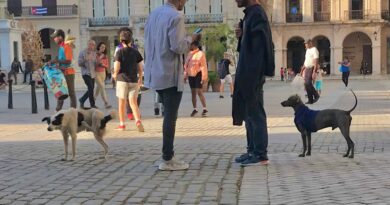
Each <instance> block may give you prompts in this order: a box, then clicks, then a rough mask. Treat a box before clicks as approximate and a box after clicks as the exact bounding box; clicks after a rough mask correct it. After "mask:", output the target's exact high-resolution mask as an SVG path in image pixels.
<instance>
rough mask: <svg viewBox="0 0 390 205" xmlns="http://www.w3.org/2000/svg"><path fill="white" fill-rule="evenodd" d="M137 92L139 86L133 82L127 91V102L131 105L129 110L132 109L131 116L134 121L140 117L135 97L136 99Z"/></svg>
mask: <svg viewBox="0 0 390 205" xmlns="http://www.w3.org/2000/svg"><path fill="white" fill-rule="evenodd" d="M138 92H139V87H138V85H136V84H135V83H134V84H133V83H132V84H131V86H130V91H129V104H130V107H131V110H132V111H133V116H134V119H135V121H138V120H140V119H141V115H140V111H139V107H138V103H137V99H138Z"/></svg>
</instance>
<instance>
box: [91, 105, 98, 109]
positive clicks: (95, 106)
mask: <svg viewBox="0 0 390 205" xmlns="http://www.w3.org/2000/svg"><path fill="white" fill-rule="evenodd" d="M91 108H95V109H99V108H98V107H97V106H96V105H94V106H91Z"/></svg>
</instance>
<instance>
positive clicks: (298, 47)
mask: <svg viewBox="0 0 390 205" xmlns="http://www.w3.org/2000/svg"><path fill="white" fill-rule="evenodd" d="M304 42H305V40H304V38H302V37H300V36H294V37H291V38H290V39H289V40H288V42H287V67H289V68H292V69H293V71H294V72H295V73H298V72H299V71H300V69H301V66H302V65H303V62H304V60H305V51H306V50H305V45H304Z"/></svg>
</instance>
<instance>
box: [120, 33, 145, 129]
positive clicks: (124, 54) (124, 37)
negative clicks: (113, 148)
mask: <svg viewBox="0 0 390 205" xmlns="http://www.w3.org/2000/svg"><path fill="white" fill-rule="evenodd" d="M131 38H132V33H131V32H129V31H121V32H120V34H119V40H120V42H121V44H122V46H123V48H121V49H120V50H118V52H117V53H116V55H115V63H114V73H113V75H112V77H113V78H114V79H115V81H116V96H117V97H118V101H119V106H118V109H119V123H120V124H119V126H118V127H117V130H125V129H126V126H125V124H124V122H125V109H126V101H127V99H128V101H129V103H130V107H131V109H132V110H133V114H134V118H135V124H136V126H137V129H138V131H139V132H144V127H143V125H142V122H141V114H140V110H139V108H138V104H137V97H138V92H139V89H140V87H141V85H142V74H143V58H142V56H141V54H140V53H139V52H138V51H137V50H135V49H134V48H132V47H131V45H130V44H131Z"/></svg>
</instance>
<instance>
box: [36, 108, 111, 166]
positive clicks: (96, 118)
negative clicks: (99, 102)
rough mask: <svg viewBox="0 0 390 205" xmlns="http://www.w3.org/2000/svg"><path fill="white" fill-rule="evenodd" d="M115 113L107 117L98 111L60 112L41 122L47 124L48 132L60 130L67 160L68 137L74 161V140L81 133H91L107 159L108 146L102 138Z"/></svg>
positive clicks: (92, 109)
mask: <svg viewBox="0 0 390 205" xmlns="http://www.w3.org/2000/svg"><path fill="white" fill-rule="evenodd" d="M115 116H116V112H115V111H114V110H113V111H111V112H110V114H109V115H106V116H105V115H104V113H103V112H102V111H100V110H98V109H95V108H91V109H74V108H70V109H68V110H60V111H58V112H57V113H56V114H54V115H53V116H51V117H45V118H43V119H42V122H44V121H46V122H47V124H48V128H47V130H48V131H54V130H60V131H61V133H62V137H63V138H64V145H65V157H64V158H63V160H64V161H66V160H67V159H68V139H69V135H70V136H71V138H72V160H75V159H76V140H77V133H79V132H81V131H87V132H92V133H93V134H94V136H95V139H96V141H98V142H99V143H100V144H101V145H102V147H103V149H104V157H105V158H107V153H108V145H107V144H106V143H105V142H104V140H103V136H104V135H105V132H106V129H105V128H106V124H107V122H108V121H110V120H111V119H114V118H115Z"/></svg>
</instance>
